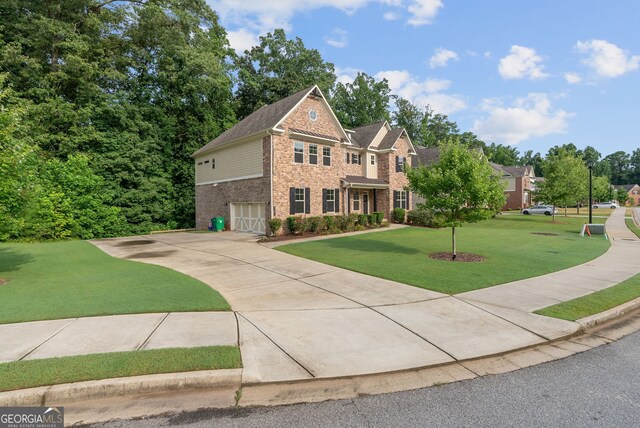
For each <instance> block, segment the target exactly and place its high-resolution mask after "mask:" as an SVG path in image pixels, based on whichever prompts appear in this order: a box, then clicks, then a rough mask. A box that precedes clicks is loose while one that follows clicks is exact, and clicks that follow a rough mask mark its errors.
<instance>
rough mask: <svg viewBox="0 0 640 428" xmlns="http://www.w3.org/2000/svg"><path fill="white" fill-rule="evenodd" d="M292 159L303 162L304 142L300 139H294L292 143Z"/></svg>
mask: <svg viewBox="0 0 640 428" xmlns="http://www.w3.org/2000/svg"><path fill="white" fill-rule="evenodd" d="M293 161H294V162H295V163H304V143H303V142H302V141H294V143H293Z"/></svg>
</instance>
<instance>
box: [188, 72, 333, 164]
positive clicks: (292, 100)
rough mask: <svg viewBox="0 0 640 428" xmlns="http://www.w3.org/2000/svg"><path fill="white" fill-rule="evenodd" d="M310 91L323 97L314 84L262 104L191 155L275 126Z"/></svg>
mask: <svg viewBox="0 0 640 428" xmlns="http://www.w3.org/2000/svg"><path fill="white" fill-rule="evenodd" d="M311 93H313V94H314V95H316V96H318V97H321V98H322V99H324V96H323V95H322V93H321V92H320V89H319V88H318V86H317V85H314V86H311V87H309V88H306V89H303V90H302V91H300V92H296V93H295V94H293V95H289V96H288V97H286V98H283V99H281V100H280V101H276V102H275V103H273V104H269V105H266V106H262V107H260V108H259V109H258V110H256V111H254V112H253V113H251V114H250V115H249V116H247V117H245V118H244V119H242V120H241V121H240V122H238V123H236V124H235V125H234V126H232V127H231V128H229V129H227V130H226V131H224V132H223V133H222V134H220V135H218V136H217V137H216V138H215V139H213V140H212V141H210V142H209V143H208V144H206V145H205V146H204V147H201V148H200V149H199V150H197V151H196V152H195V153H194V154H193V155H191V156H192V157H194V156H197V155H199V154H201V153H204V152H208V151H210V150H212V149H215V148H217V147H220V146H222V145H225V144H227V143H231V142H233V141H237V140H241V139H243V138H246V137H250V136H251V135H255V134H260V133H262V132H266V131H267V130H269V129H273V128H275V127H276V126H277V125H278V124H279V123H280V122H281V121H282V120H283V119H284V118H285V117H287V116H288V114H289V113H290V112H291V110H293V109H294V108H295V107H296V106H297V105H298V104H299V103H300V102H302V100H304V99H305V98H306V97H307V96H309V94H311ZM325 102H326V100H325ZM345 138H346V135H345Z"/></svg>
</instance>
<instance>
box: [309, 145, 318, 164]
mask: <svg viewBox="0 0 640 428" xmlns="http://www.w3.org/2000/svg"><path fill="white" fill-rule="evenodd" d="M309 163H310V164H311V165H317V164H318V146H317V145H316V144H309Z"/></svg>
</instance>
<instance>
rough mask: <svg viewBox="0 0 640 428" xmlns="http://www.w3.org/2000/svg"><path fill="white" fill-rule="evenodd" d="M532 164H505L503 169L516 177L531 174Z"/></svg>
mask: <svg viewBox="0 0 640 428" xmlns="http://www.w3.org/2000/svg"><path fill="white" fill-rule="evenodd" d="M531 168H532V167H531V166H529V165H526V166H503V167H502V169H503V170H504V171H506V172H508V173H509V174H511V175H513V176H514V177H524V176H525V175H529V171H530V170H531Z"/></svg>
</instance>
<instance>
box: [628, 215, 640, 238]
mask: <svg viewBox="0 0 640 428" xmlns="http://www.w3.org/2000/svg"><path fill="white" fill-rule="evenodd" d="M624 221H625V223H627V227H628V228H629V230H631V231H632V232H633V233H635V234H636V236H637V237H638V238H640V227H638V226H636V224H635V223H634V222H633V219H632V218H626V219H625V220H624Z"/></svg>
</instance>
